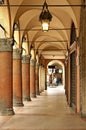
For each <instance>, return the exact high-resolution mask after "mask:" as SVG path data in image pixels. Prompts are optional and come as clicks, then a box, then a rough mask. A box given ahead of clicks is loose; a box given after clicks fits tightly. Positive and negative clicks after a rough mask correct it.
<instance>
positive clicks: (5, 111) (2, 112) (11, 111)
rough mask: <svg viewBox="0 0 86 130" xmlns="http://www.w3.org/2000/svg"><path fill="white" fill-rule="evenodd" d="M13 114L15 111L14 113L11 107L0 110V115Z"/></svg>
mask: <svg viewBox="0 0 86 130" xmlns="http://www.w3.org/2000/svg"><path fill="white" fill-rule="evenodd" d="M14 114H15V113H14V111H13V109H12V108H9V109H8V108H7V109H3V110H1V111H0V115H1V116H10V115H14Z"/></svg>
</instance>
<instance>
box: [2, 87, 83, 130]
mask: <svg viewBox="0 0 86 130" xmlns="http://www.w3.org/2000/svg"><path fill="white" fill-rule="evenodd" d="M14 110H15V115H14V116H6V117H3V116H0V130H86V121H85V120H84V119H82V118H80V116H79V115H76V114H75V113H74V112H73V111H72V109H71V108H69V107H68V105H67V102H66V97H65V94H64V89H63V86H58V87H56V88H55V87H53V88H52V87H51V88H48V91H44V92H43V93H42V94H41V96H37V98H32V101H31V102H24V107H20V108H14Z"/></svg>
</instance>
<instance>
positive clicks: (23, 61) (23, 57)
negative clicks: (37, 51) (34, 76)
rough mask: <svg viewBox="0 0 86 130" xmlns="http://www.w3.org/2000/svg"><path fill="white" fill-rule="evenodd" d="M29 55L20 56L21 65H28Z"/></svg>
mask: <svg viewBox="0 0 86 130" xmlns="http://www.w3.org/2000/svg"><path fill="white" fill-rule="evenodd" d="M30 58H31V55H23V56H22V63H30Z"/></svg>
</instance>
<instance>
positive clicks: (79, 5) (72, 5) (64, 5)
mask: <svg viewBox="0 0 86 130" xmlns="http://www.w3.org/2000/svg"><path fill="white" fill-rule="evenodd" d="M1 6H2V7H5V6H8V5H7V4H3V5H1ZM9 6H10V7H17V6H19V7H30V8H32V7H37V8H39V7H42V6H43V5H39V4H38V5H29V4H22V5H18V4H11V5H9ZM81 6H84V7H85V6H86V5H82V4H70V5H68V4H60V5H54V4H52V5H48V7H54V8H55V7H81Z"/></svg>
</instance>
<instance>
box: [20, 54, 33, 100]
mask: <svg viewBox="0 0 86 130" xmlns="http://www.w3.org/2000/svg"><path fill="white" fill-rule="evenodd" d="M22 86H23V99H24V100H25V101H31V98H30V55H27V56H26V55H25V56H23V57H22Z"/></svg>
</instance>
